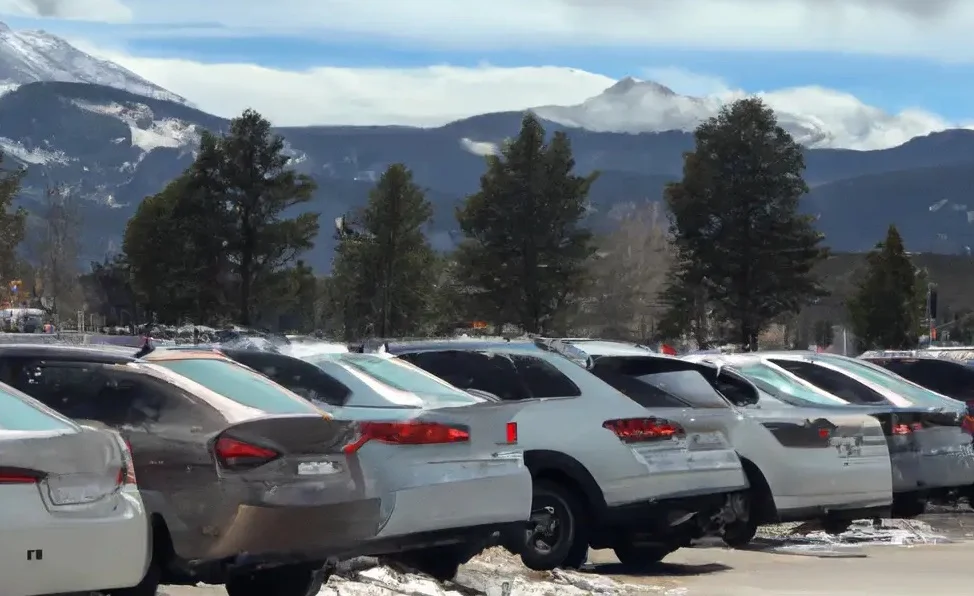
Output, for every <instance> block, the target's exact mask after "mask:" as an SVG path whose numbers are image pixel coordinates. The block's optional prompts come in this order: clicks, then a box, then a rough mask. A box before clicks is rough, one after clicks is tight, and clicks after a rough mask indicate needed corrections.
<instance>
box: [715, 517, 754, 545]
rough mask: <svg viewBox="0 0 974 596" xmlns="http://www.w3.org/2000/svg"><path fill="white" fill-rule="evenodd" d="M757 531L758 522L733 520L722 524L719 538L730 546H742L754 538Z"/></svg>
mask: <svg viewBox="0 0 974 596" xmlns="http://www.w3.org/2000/svg"><path fill="white" fill-rule="evenodd" d="M757 533H758V524H757V523H755V522H754V521H753V520H751V519H748V520H746V521H734V522H731V523H729V524H727V525H726V526H724V531H723V532H722V533H721V539H722V540H723V541H724V544H726V545H727V546H729V547H731V548H744V547H745V546H747V545H748V544H750V543H751V541H752V540H754V536H755V534H757Z"/></svg>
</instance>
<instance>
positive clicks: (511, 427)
mask: <svg viewBox="0 0 974 596" xmlns="http://www.w3.org/2000/svg"><path fill="white" fill-rule="evenodd" d="M506 438H507V444H508V445H516V444H517V422H508V423H507V437H506Z"/></svg>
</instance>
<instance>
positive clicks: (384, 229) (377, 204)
mask: <svg viewBox="0 0 974 596" xmlns="http://www.w3.org/2000/svg"><path fill="white" fill-rule="evenodd" d="M432 216H433V208H432V206H431V205H430V203H429V201H427V200H426V195H425V194H424V192H423V190H422V189H421V188H420V187H419V186H417V185H416V183H415V182H413V175H412V172H410V171H409V169H407V168H406V166H404V165H403V164H393V165H392V166H390V167H389V168H388V169H387V170H386V171H385V172H384V173H383V174H382V176H381V177H380V178H379V181H378V182H377V183H376V186H375V188H374V189H372V192H371V193H369V202H368V204H367V205H366V206H365V208H364V209H363V210H362V212H361V213H360V214H359V215H358V217H356V220H357V223H358V224H359V229H358V230H353V231H351V233H345V234H343V235H341V237H340V239H339V245H338V248H337V250H336V254H335V261H334V270H333V274H332V283H334V284H336V285H337V286H338V288H340V289H341V291H340V292H339V295H340V296H342V301H343V303H342V305H341V310H342V311H343V313H344V319H345V326H346V336H347V337H348V338H349V339H353V338H355V339H357V338H361V337H362V336H364V335H378V337H392V336H401V335H410V334H415V333H420V332H421V330H422V328H423V326H424V324H425V323H426V322H427V321H428V319H429V315H430V312H429V310H430V305H431V301H432V299H433V294H434V284H435V275H436V268H435V267H434V265H435V261H436V256H435V254H434V252H433V249H432V247H431V246H430V243H429V240H428V239H427V238H426V234H425V233H424V228H425V227H426V226H428V224H429V223H430V220H431V218H432Z"/></svg>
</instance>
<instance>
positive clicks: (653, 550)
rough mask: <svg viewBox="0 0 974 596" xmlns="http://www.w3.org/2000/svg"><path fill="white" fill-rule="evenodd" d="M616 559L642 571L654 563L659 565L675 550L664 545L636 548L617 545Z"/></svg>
mask: <svg viewBox="0 0 974 596" xmlns="http://www.w3.org/2000/svg"><path fill="white" fill-rule="evenodd" d="M612 550H613V552H615V554H616V558H617V559H619V562H620V563H622V565H623V566H625V567H630V568H632V569H641V568H643V567H646V566H648V565H652V564H653V563H659V562H660V561H662V560H663V559H664V558H666V555H668V554H670V553H671V552H673V551H675V550H676V549H675V548H672V547H669V546H663V545H657V546H636V545H634V544H632V543H623V544H617V545H616V546H614V547H613V548H612Z"/></svg>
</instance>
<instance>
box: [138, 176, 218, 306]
mask: <svg viewBox="0 0 974 596" xmlns="http://www.w3.org/2000/svg"><path fill="white" fill-rule="evenodd" d="M228 233H229V224H228V219H227V214H226V212H225V210H224V209H223V208H222V207H221V206H220V205H219V204H218V203H215V202H213V201H206V200H205V197H204V196H203V195H202V194H201V193H200V192H199V191H198V190H197V191H194V189H193V187H192V184H191V181H190V174H189V173H184V174H183V175H181V176H180V177H178V178H176V179H175V180H173V181H172V182H170V183H169V184H168V185H166V188H164V189H163V190H162V191H161V192H159V193H157V194H155V195H152V196H150V197H146V198H145V199H144V200H143V201H142V202H141V203H140V204H139V207H138V209H136V211H135V214H134V215H133V216H132V217H131V218H130V219H129V221H128V223H127V224H126V226H125V235H124V237H123V242H122V250H123V252H124V255H125V258H124V260H125V262H126V264H127V265H128V268H129V272H130V274H131V277H132V286H133V290H134V291H135V293H136V295H137V296H138V297H139V300H140V302H141V303H142V304H144V305H145V306H146V307H147V308H148V309H149V310H150V311H151V312H152V313H153V314H154V315H155V317H156V319H157V320H158V321H160V322H164V323H181V322H183V321H184V320H187V319H188V320H193V321H196V322H199V323H204V322H215V320H216V319H218V318H224V317H226V316H227V314H228V313H227V310H228V307H230V306H231V305H229V304H228V302H227V290H228V287H227V286H228V280H227V278H228V274H229V273H228V272H229V267H230V264H229V261H228V259H227V255H226V250H225V245H226V242H227V234H228ZM227 318H229V317H227Z"/></svg>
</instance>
